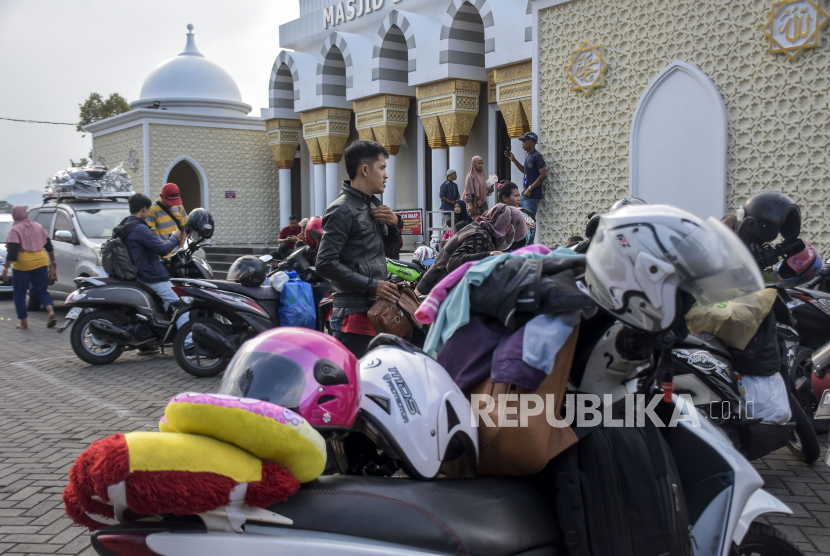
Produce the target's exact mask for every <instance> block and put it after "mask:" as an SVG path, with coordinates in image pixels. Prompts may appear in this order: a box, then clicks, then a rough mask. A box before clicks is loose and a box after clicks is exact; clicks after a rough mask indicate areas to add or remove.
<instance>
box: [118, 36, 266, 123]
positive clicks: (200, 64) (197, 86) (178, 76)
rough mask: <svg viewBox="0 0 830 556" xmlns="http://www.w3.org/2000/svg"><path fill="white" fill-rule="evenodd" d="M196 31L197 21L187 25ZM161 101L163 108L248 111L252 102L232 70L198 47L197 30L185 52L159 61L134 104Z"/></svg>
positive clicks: (228, 112) (237, 112) (189, 40)
mask: <svg viewBox="0 0 830 556" xmlns="http://www.w3.org/2000/svg"><path fill="white" fill-rule="evenodd" d="M187 28H188V31H192V29H193V25H188V26H187ZM154 101H159V102H160V103H161V107H162V108H169V109H170V110H174V111H176V112H189V113H202V114H228V115H231V114H234V113H235V115H239V112H242V113H243V114H247V113H248V112H250V111H251V106H249V105H247V104H244V103H243V102H242V95H241V94H240V93H239V87H237V85H236V81H234V80H233V77H231V74H229V73H228V72H227V71H225V70H224V69H223V68H222V67H221V66H219V65H218V64H216V63H215V62H211V61H210V60H208V59H207V58H205V57H204V56H203V55H202V53H201V52H199V50H198V49H197V48H196V41H195V40H194V37H193V33H192V32H188V33H187V45H186V46H185V49H184V52H182V53H181V54H179V55H178V56H176V57H175V58H170V59H169V60H166V61H164V62H162V63H161V64H159V65H158V66H157V67H156V69H154V70H153V71H152V72H150V75H148V76H147V79H145V80H144V85H143V86H142V87H141V95H140V100H137V101H135V102H132V103H130V107H131V108H145V107H148V106H152V104H153V102H154Z"/></svg>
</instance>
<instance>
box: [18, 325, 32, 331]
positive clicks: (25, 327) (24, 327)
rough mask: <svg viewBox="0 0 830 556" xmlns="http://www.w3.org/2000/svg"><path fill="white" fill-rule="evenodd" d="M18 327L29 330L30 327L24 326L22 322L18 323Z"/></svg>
mask: <svg viewBox="0 0 830 556" xmlns="http://www.w3.org/2000/svg"><path fill="white" fill-rule="evenodd" d="M17 329H18V330H29V327H28V326H23V325H22V324H18V325H17Z"/></svg>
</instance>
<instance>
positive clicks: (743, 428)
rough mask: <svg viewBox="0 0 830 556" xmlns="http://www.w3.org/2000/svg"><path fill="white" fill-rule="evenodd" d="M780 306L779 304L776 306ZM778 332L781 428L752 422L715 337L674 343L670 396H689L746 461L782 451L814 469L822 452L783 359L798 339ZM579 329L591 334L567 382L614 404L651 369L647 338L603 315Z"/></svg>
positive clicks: (734, 371) (733, 371)
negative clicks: (787, 416)
mask: <svg viewBox="0 0 830 556" xmlns="http://www.w3.org/2000/svg"><path fill="white" fill-rule="evenodd" d="M779 303H783V302H781V301H780V300H776V304H779ZM784 309H786V307H784ZM773 310H774V309H773ZM778 326H779V331H778V332H779V343H780V344H781V346H780V349H781V351H782V352H783V354H784V357H783V360H782V366H781V369H780V371H779V373H780V374H781V376H782V378H783V380H784V383H785V384H786V385H787V390H788V394H787V395H788V403H789V407H790V411H791V414H792V418H791V420H790V421H789V422H787V423H784V424H774V423H767V422H762V419H760V418H755V416H754V409H755V405H754V404H753V403H750V404H747V400H746V399H745V397H744V394H743V392H742V387H741V384H740V380H739V377H738V374H739V373H740V369H735V368H734V365H733V363H732V356H731V353H730V351H729V349H728V348H727V347H726V346H725V345H724V344H723V343H722V342H721V341H720V340H719V339H718V338H716V337H715V336H712V335H710V334H698V335H689V336H687V337H686V338H684V339H683V340H678V341H673V343H672V349H671V350H670V352H669V356H668V360H667V362H666V363H667V365H670V367H671V374H672V376H673V380H674V392H675V393H679V394H688V395H689V396H690V397H691V399H692V401H693V402H694V405H695V407H697V408H698V410H700V411H701V413H702V414H703V415H705V416H706V418H707V419H709V420H710V421H711V422H712V423H714V424H716V425H717V426H718V427H720V428H721V429H722V430H723V432H724V433H725V434H726V435H727V436H728V438H729V439H730V441H731V442H732V443H733V444H734V445H735V446H736V447H737V448H738V450H739V451H740V452H741V453H742V454H743V455H744V457H746V458H747V459H749V460H754V459H757V458H760V457H763V456H765V455H767V454H769V453H770V452H772V451H774V450H777V449H778V448H783V447H784V446H786V447H787V448H788V449H789V450H790V451H791V452H792V453H793V454H794V455H795V456H796V457H798V458H799V459H801V460H802V461H804V462H806V463H812V462H813V461H815V460H816V459H818V457H819V455H820V451H821V447H820V445H819V443H818V438H817V437H816V434H815V431H814V430H813V428H812V426H811V424H810V420H809V419H808V418H807V415H806V414H805V413H804V411H803V409H802V408H801V405H800V404H799V403H798V401H797V400H796V399H795V398H794V396H793V394H792V383H791V381H790V375H789V367H788V365H787V360H788V359H789V360H790V361H791V360H792V356H790V357H789V358H788V357H787V354H788V353H790V354H791V353H793V352H794V351H795V349H796V348H797V335H795V334H790V335H789V336H788V337H786V338H785V334H786V333H788V332H790V330H791V329H790V330H787V329H788V328H789V327H788V326H786V325H781V324H780V323H779V324H778ZM782 327H783V330H782ZM583 329H588V330H593V332H590V333H588V334H586V335H585V336H582V337H580V343H581V345H578V347H577V357H576V360H575V362H574V370H573V372H572V373H571V379H572V380H573V381H574V383H575V385H576V387H577V388H578V389H579V390H580V391H584V392H588V393H592V394H597V395H601V394H603V393H608V392H613V393H614V400H615V401H616V400H618V399H622V397H623V396H624V395H625V394H626V390H625V389H624V388H623V387H622V384H623V382H624V381H625V380H630V379H631V378H632V376H634V375H636V374H637V373H638V372H639V371H638V370H641V369H648V368H649V366H650V365H651V360H652V353H653V350H652V349H651V348H650V345H649V344H648V343H647V342H646V341H645V338H646V336H645V335H644V334H643V333H642V332H640V331H638V330H636V329H634V328H632V327H630V326H628V325H625V324H623V323H620V322H619V321H616V320H614V318H613V317H611V316H610V315H607V314H602V313H600V314H598V315H597V316H596V317H594V318H593V319H592V320H591V321H589V322H588V323H586V324H585V326H583ZM792 336H795V346H793V340H792ZM629 393H630V392H629Z"/></svg>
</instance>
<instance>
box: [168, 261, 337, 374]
mask: <svg viewBox="0 0 830 556" xmlns="http://www.w3.org/2000/svg"><path fill="white" fill-rule="evenodd" d="M286 260H287V261H288V260H290V261H292V262H293V264H297V265H299V266H301V267H303V268H304V270H302V276H304V277H305V278H306V281H308V282H310V283H311V289H312V292H313V294H314V302H315V304H316V305H317V306H318V310H317V323H316V328H317V330H321V331H322V330H323V326H324V321H323V318H322V311H321V309H320V303H321V302H322V301H323V299H324V298H325V297H326V296H327V295H328V294H329V293H331V284H330V283H329V282H328V281H327V280H324V279H323V278H321V277H320V276H319V275H317V273H316V272H315V271H314V269H312V268H311V267H310V266H308V263H307V261H306V262H305V263H304V264H303V262H302V261H305V259H304V258H303V255H302V253H298V251H295V252H294V253H292V254H291V256H289V257H288V258H287V259H286ZM280 266H281V267H282V264H281V265H280ZM175 289H176V290H177V293H178V294H179V295H180V296H181V297H182V298H184V299H186V300H187V301H188V311H189V312H190V320H189V321H188V322H187V323H186V324H184V325H183V326H182V328H181V330H179V332H178V334H177V335H176V338H175V339H174V341H173V355H174V356H175V358H176V362H177V363H178V364H179V366H180V367H181V368H182V369H184V370H185V371H186V372H188V373H190V374H192V375H193V376H197V377H209V376H215V375H217V374H219V373H220V372H222V371H223V370H225V367H227V366H228V363H229V362H230V360H231V358H232V357H233V356H234V354H235V353H236V351H237V350H238V349H239V347H240V346H241V345H242V344H243V343H244V342H245V341H246V340H248V339H250V338H253V337H254V336H256V335H257V334H259V333H261V332H264V331H265V330H268V329H270V328H276V327H277V326H280V317H279V306H280V292H278V291H277V290H275V289H274V288H272V287H271V286H270V285H269V284H268V283H266V284H264V285H262V286H243V285H242V284H239V283H236V282H229V281H220V280H207V281H204V280H197V281H189V282H184V283H183V284H182V285H181V286H178V287H177V288H175Z"/></svg>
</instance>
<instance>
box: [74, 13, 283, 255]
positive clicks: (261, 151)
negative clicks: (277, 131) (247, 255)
mask: <svg viewBox="0 0 830 556" xmlns="http://www.w3.org/2000/svg"><path fill="white" fill-rule="evenodd" d="M192 31H193V26H192V25H188V33H187V42H186V45H185V49H184V51H183V52H182V53H181V54H179V55H178V56H175V57H173V58H170V59H169V60H166V61H164V62H162V63H161V64H160V65H159V66H158V67H156V68H155V69H154V70H153V71H152V72H151V73H150V75H148V76H147V78H146V79H145V80H144V84H143V86H142V87H141V94H140V98H139V100H136V101H135V102H131V103H130V110H129V112H124V113H123V114H119V115H117V116H113V117H111V118H107V119H106V120H101V121H99V122H95V123H93V124H90V125H88V126H86V129H87V131H89V132H90V133H91V134H92V144H93V159H94V160H96V161H102V162H104V163H105V164H107V165H108V166H115V165H117V164H120V163H122V162H123V163H124V169H125V170H127V172H128V173H129V175H130V178H131V180H132V182H133V185H134V187H135V189H136V191H138V192H142V193H145V194H146V195H147V196H149V197H150V198H151V199H153V200H155V199H157V198H158V197H159V195H160V193H161V188H162V186H163V185H164V184H165V183H167V182H173V183H175V184H177V185H178V186H179V189H180V191H181V196H182V203H183V205H184V207H185V210H187V211H188V212H190V211H192V210H193V209H194V208H196V207H204V208H206V209H208V210H209V211H210V212H211V214H212V215H213V216H214V218H215V220H216V223H217V225H216V233H215V235H214V237H213V240H212V242H213V244H214V245H222V244H225V245H227V244H250V243H253V244H269V243H273V242H274V241H275V240H276V238H277V236H278V235H279V218H278V216H277V215H279V195H278V194H277V192H278V190H279V182H278V169H277V166H276V165H275V164H274V158H273V157H272V155H271V151H270V149H269V148H268V138H267V134H266V130H265V128H266V123H265V122H263V121H262V120H261V119H259V118H256V117H251V116H248V115H247V114H249V113H250V112H251V106H250V105H248V104H245V103H244V102H242V96H241V95H240V93H239V87H237V85H236V82H235V81H234V80H233V78H232V77H231V75H230V74H229V73H228V72H227V71H225V70H224V69H223V68H221V67H220V66H219V65H218V64H216V63H214V62H211V61H210V60H208V59H207V58H205V57H204V56H203V55H202V53H201V52H199V50H198V49H197V48H196V42H195V37H194V34H193V32H192ZM297 209H298V210H299V207H297ZM242 223H244V225H242Z"/></svg>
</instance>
